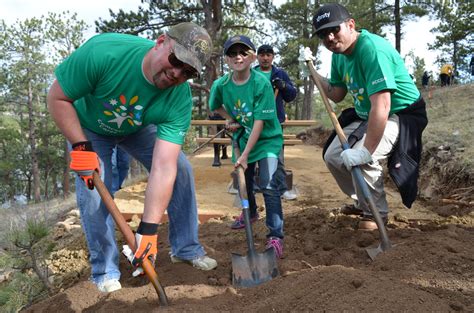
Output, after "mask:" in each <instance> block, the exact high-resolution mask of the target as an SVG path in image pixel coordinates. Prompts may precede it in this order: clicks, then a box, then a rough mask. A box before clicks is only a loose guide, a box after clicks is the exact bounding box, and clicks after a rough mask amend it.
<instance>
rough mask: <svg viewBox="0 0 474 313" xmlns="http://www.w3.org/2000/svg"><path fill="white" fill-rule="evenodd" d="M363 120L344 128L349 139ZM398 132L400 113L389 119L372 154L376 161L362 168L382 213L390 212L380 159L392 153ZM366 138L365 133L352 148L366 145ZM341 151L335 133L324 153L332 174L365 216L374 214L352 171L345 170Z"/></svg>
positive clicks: (384, 214) (383, 214)
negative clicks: (353, 177)
mask: <svg viewBox="0 0 474 313" xmlns="http://www.w3.org/2000/svg"><path fill="white" fill-rule="evenodd" d="M360 123H361V122H360V121H357V122H353V123H351V124H349V125H348V126H346V127H345V128H344V129H343V130H344V134H345V135H346V138H348V137H349V135H350V134H351V133H352V132H353V131H354V130H355V129H356V128H357V127H358V126H359V125H360ZM398 133H399V125H398V116H397V115H395V114H393V115H391V116H390V118H389V119H388V121H387V125H386V126H385V131H384V133H383V137H382V139H381V140H380V143H379V145H378V146H377V149H375V152H374V153H373V154H372V159H373V162H372V163H371V164H365V165H362V166H361V167H360V168H361V170H362V175H363V176H364V179H365V181H366V182H367V185H368V187H369V190H370V193H371V194H372V197H373V198H374V203H375V205H376V207H377V208H378V209H379V212H380V214H381V215H382V216H386V215H387V214H388V204H387V199H386V197H385V191H384V185H383V180H384V177H383V168H382V165H381V164H380V161H382V160H384V159H386V158H387V157H388V156H389V155H390V152H391V151H392V149H393V147H394V145H395V143H396V142H397V139H398ZM365 137H366V134H364V136H363V137H362V139H361V140H359V141H357V142H356V143H355V144H354V145H353V147H352V148H360V147H362V146H363V145H364V141H365ZM341 152H342V147H341V142H340V141H339V138H338V137H337V136H336V137H335V138H334V140H333V141H332V142H331V144H330V145H329V147H328V149H327V151H326V154H325V155H324V160H325V162H326V165H327V167H328V169H329V171H330V172H331V174H332V176H334V178H335V179H336V182H337V184H338V185H339V188H341V190H342V191H343V192H344V193H345V194H346V195H348V196H349V197H351V198H352V199H354V200H355V201H356V204H357V203H358V205H357V206H358V207H359V208H360V209H362V210H363V212H364V215H368V216H371V215H372V213H371V212H370V209H369V206H368V204H367V202H366V201H365V199H364V194H363V193H362V190H359V189H360V188H356V187H357V186H356V183H355V180H354V179H352V175H351V172H350V171H348V170H347V169H346V166H345V165H344V163H343V162H342V158H341Z"/></svg>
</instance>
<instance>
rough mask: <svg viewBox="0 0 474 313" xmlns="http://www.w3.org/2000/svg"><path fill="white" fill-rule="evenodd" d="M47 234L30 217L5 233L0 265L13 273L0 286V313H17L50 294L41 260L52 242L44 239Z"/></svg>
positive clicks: (41, 224) (46, 268)
mask: <svg viewBox="0 0 474 313" xmlns="http://www.w3.org/2000/svg"><path fill="white" fill-rule="evenodd" d="M48 234H49V229H48V226H47V225H46V223H45V222H44V221H42V220H40V219H38V218H30V219H28V220H26V222H25V223H24V224H22V223H20V222H18V223H17V224H16V225H15V226H14V227H13V228H12V229H11V230H10V231H9V232H8V233H7V234H6V236H5V237H6V239H7V240H8V242H7V246H8V247H7V249H6V250H5V254H4V255H2V256H1V258H0V264H1V265H2V267H3V268H12V269H15V270H16V271H15V272H14V274H13V277H12V278H11V279H10V280H9V281H8V282H7V284H6V285H3V286H2V287H0V307H1V309H2V312H17V311H18V310H19V309H20V308H22V307H24V306H25V305H28V304H31V303H32V301H34V300H36V299H38V298H40V297H43V296H45V295H47V294H48V292H50V291H51V289H52V286H51V284H50V283H49V281H48V277H49V274H48V267H47V264H46V262H45V261H46V259H47V258H48V256H49V255H50V253H51V251H52V250H53V248H54V243H53V242H52V241H50V240H49V239H48Z"/></svg>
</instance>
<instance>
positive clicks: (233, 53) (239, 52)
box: [226, 50, 250, 58]
mask: <svg viewBox="0 0 474 313" xmlns="http://www.w3.org/2000/svg"><path fill="white" fill-rule="evenodd" d="M249 54H250V51H249V50H232V51H227V53H226V55H227V56H228V57H229V58H235V57H236V56H237V55H240V56H241V57H244V58H245V57H246V56H248V55H249Z"/></svg>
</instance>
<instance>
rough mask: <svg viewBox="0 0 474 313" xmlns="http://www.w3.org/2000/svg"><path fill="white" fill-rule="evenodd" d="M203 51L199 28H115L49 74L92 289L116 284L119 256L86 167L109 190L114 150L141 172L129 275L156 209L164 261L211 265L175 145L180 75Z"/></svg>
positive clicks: (184, 115) (183, 77) (206, 41)
mask: <svg viewBox="0 0 474 313" xmlns="http://www.w3.org/2000/svg"><path fill="white" fill-rule="evenodd" d="M211 52H212V42H211V39H210V37H209V34H208V33H207V32H206V30H205V29H203V28H202V27H199V26H197V25H196V24H193V23H181V24H178V25H175V26H173V27H171V28H170V29H169V31H168V32H166V33H165V34H162V35H160V36H159V37H158V38H157V39H156V41H151V40H148V39H144V38H140V37H138V36H132V35H124V34H101V35H97V36H95V37H93V38H91V39H90V40H88V41H87V42H86V43H84V44H83V45H82V46H81V47H80V48H79V49H77V50H76V51H75V52H74V53H72V54H71V56H69V57H68V58H67V59H66V60H65V61H64V62H63V63H61V64H60V65H59V66H58V67H57V69H56V71H55V74H56V81H54V83H53V85H52V86H51V89H50V91H49V94H48V108H49V111H50V113H51V115H52V117H53V119H54V121H55V123H56V124H57V126H58V127H59V129H60V130H61V132H62V133H63V134H64V136H65V137H66V139H67V140H68V141H69V143H70V144H71V150H72V151H71V164H70V167H71V169H72V170H74V171H75V172H76V173H77V174H78V177H77V179H76V196H77V202H78V205H79V209H80V212H81V220H82V225H83V228H84V233H85V235H86V239H87V243H88V247H89V251H90V262H91V267H92V270H91V276H92V281H93V282H94V283H95V284H97V287H98V289H99V290H100V291H102V292H112V291H115V290H118V289H120V288H121V285H120V282H119V279H120V271H119V253H118V249H117V245H116V241H115V228H114V221H113V219H112V217H111V216H110V214H109V213H108V211H107V209H106V208H105V206H104V205H103V203H102V202H101V199H100V196H99V194H98V193H97V191H96V190H94V186H93V182H92V173H93V171H97V172H99V173H100V175H101V177H102V180H103V181H104V183H105V185H106V186H107V188H108V189H109V190H111V187H112V163H111V156H112V152H113V150H114V148H115V147H116V146H118V147H120V148H121V149H123V150H124V151H125V152H126V153H128V154H130V155H131V156H133V157H134V158H135V159H137V160H138V161H140V162H141V163H142V164H143V165H144V166H145V167H146V168H147V169H148V171H149V174H150V175H149V179H148V185H147V189H146V193H145V200H144V211H143V217H142V220H141V222H140V225H139V226H138V229H137V233H136V237H135V239H136V246H137V250H136V252H135V254H128V255H127V257H128V259H129V260H130V261H131V262H132V264H133V265H134V266H136V267H137V269H136V270H135V272H134V276H135V275H138V274H141V273H143V271H142V270H141V268H139V267H138V266H139V264H140V260H142V259H144V258H149V259H150V260H151V261H152V262H154V261H155V258H156V254H157V252H158V247H157V245H158V235H157V228H158V224H159V223H160V222H161V220H162V218H163V215H164V213H165V210H167V212H168V217H169V221H170V222H169V240H170V243H171V260H172V262H174V263H176V262H185V263H188V264H191V265H193V266H194V267H197V268H199V269H202V270H211V269H213V268H215V267H216V266H217V263H216V261H215V260H214V259H211V258H209V257H208V256H206V255H205V252H204V249H203V247H202V245H201V244H200V243H199V240H198V218H197V207H196V199H195V190H194V178H193V174H192V170H191V165H190V164H189V162H188V161H187V160H186V157H185V156H184V154H183V153H182V151H181V145H182V144H183V141H184V138H185V135H186V131H187V129H188V127H189V125H190V120H191V109H192V99H191V91H190V87H189V84H188V83H187V82H186V81H187V80H188V79H190V78H193V77H197V76H198V75H199V72H200V71H201V70H202V67H203V66H204V64H205V63H206V62H207V61H208V59H209V56H210V54H211ZM87 187H88V188H87ZM124 248H125V247H124ZM127 248H128V247H127ZM124 251H127V250H126V249H124Z"/></svg>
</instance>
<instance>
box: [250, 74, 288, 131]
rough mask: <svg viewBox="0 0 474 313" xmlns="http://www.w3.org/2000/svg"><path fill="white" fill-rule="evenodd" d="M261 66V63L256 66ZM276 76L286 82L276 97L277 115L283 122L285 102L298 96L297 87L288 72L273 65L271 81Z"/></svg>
mask: <svg viewBox="0 0 474 313" xmlns="http://www.w3.org/2000/svg"><path fill="white" fill-rule="evenodd" d="M258 67H260V65H257V66H255V68H258ZM275 78H280V79H281V80H283V81H284V82H285V83H286V87H285V89H284V90H279V91H278V96H277V98H276V107H277V116H278V121H280V123H283V122H284V121H285V104H284V103H283V101H285V102H291V101H293V100H294V99H295V98H296V88H295V86H293V83H292V82H291V80H290V77H289V76H288V74H287V73H286V72H285V71H284V70H283V69H281V68H279V67H276V66H275V65H272V75H271V77H270V81H273V80H274V79H275Z"/></svg>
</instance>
